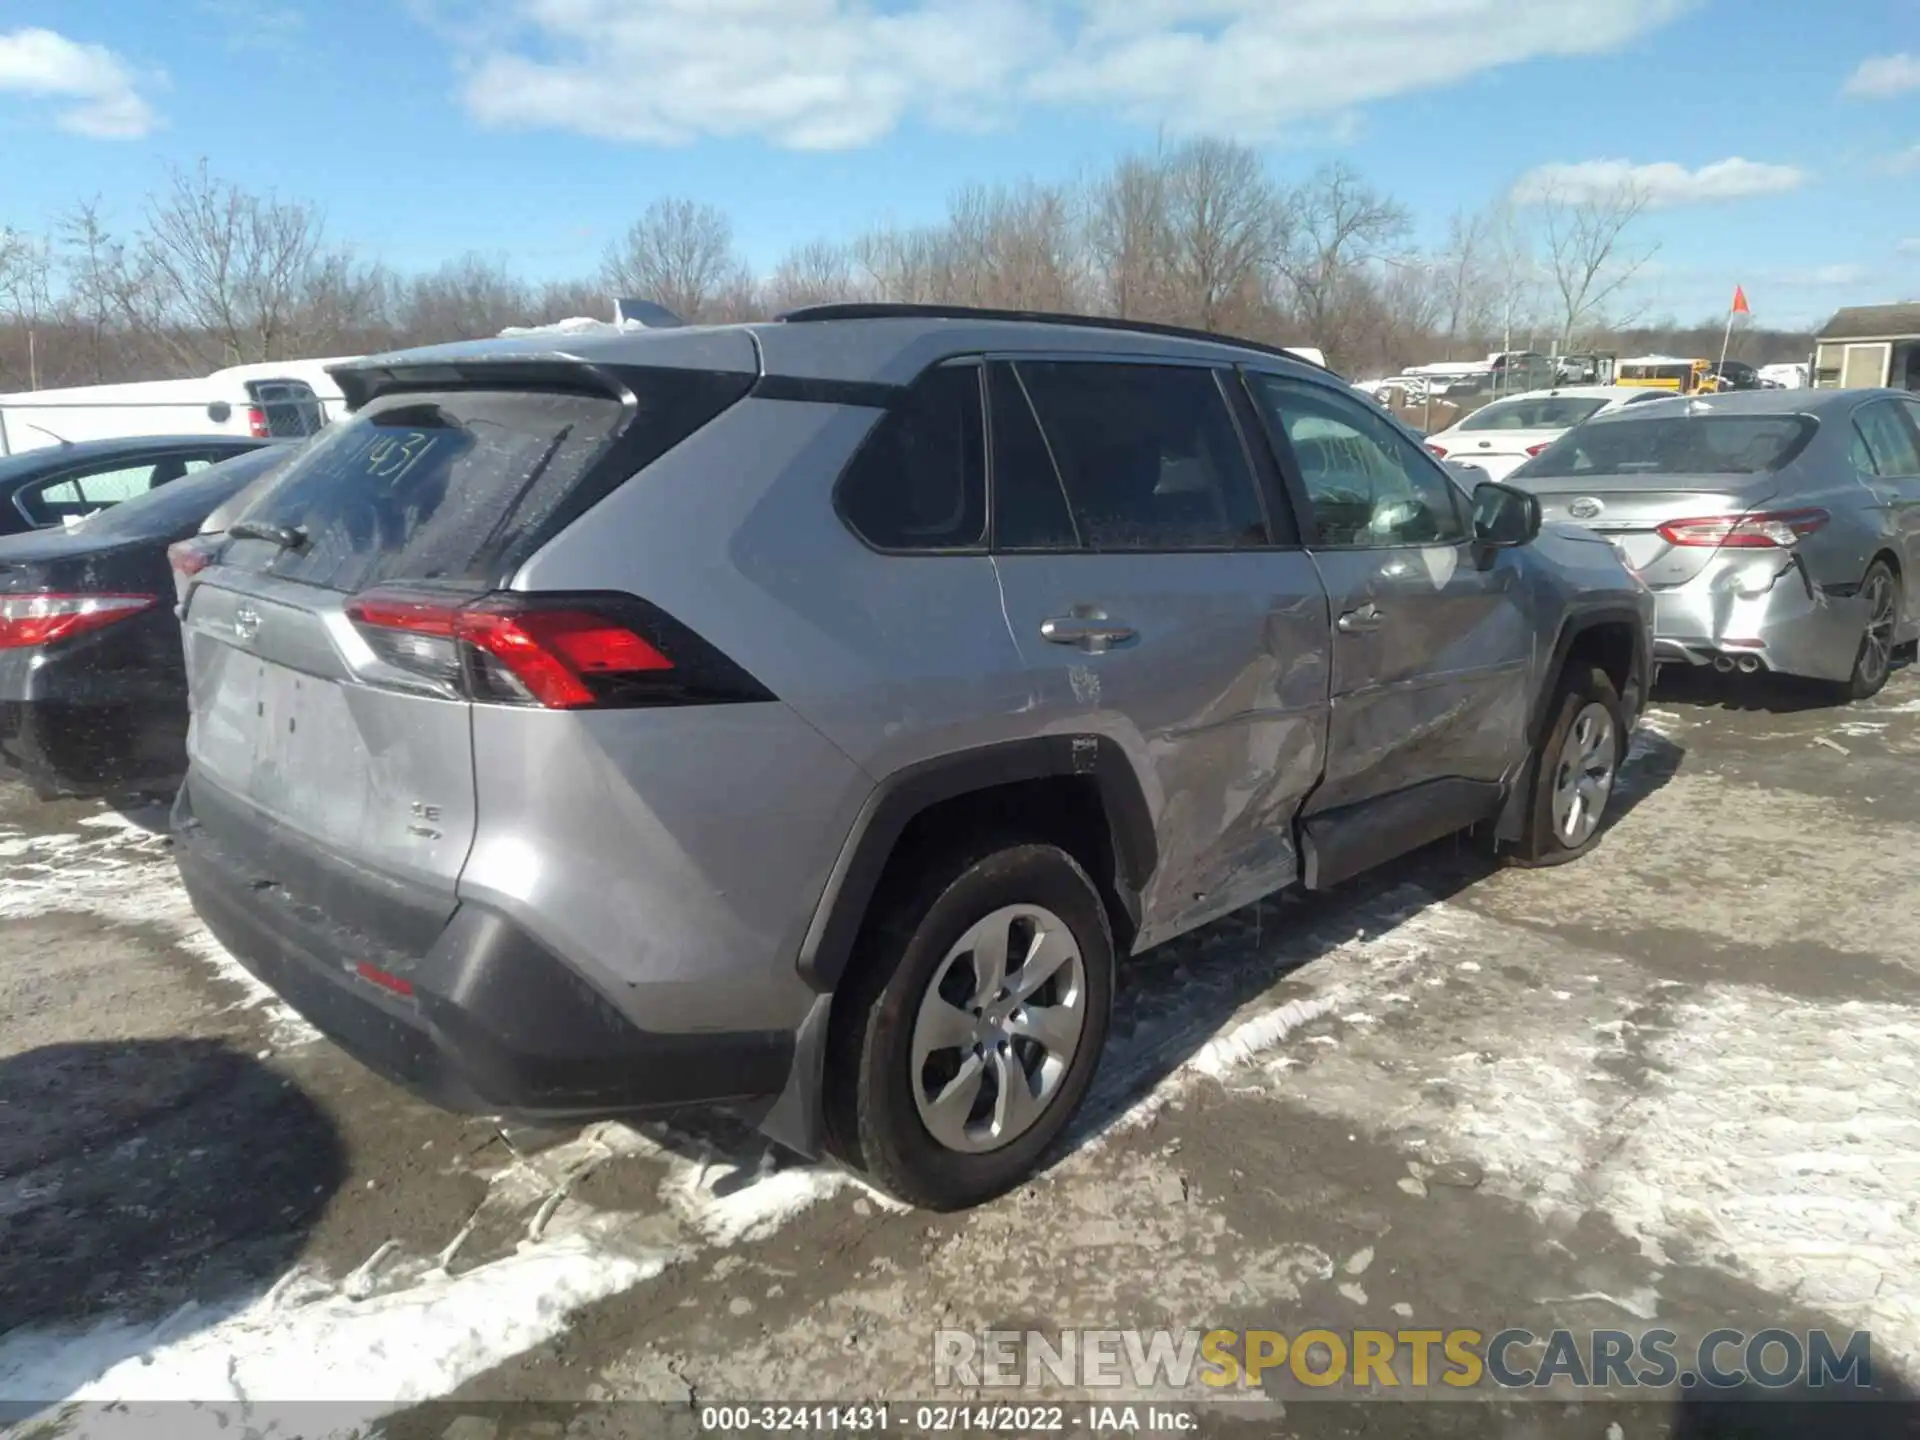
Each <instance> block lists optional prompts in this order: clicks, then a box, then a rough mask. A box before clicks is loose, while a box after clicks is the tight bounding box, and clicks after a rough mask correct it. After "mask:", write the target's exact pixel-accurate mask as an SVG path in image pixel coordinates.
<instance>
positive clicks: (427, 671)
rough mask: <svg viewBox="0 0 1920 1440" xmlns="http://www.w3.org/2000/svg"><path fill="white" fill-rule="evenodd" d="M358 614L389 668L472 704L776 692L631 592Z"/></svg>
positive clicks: (388, 606)
mask: <svg viewBox="0 0 1920 1440" xmlns="http://www.w3.org/2000/svg"><path fill="white" fill-rule="evenodd" d="M347 616H348V618H349V619H351V620H352V621H353V624H354V627H355V628H356V629H357V630H358V631H359V632H360V633H361V634H362V635H363V636H364V637H365V638H366V641H367V644H368V646H369V647H370V648H371V649H372V650H373V652H374V654H375V655H376V656H378V657H379V658H380V659H381V660H382V661H383V662H385V663H386V664H388V665H392V666H394V667H396V668H398V669H401V670H406V671H408V672H410V673H412V674H416V675H420V676H423V677H425V678H427V679H431V680H434V681H436V682H438V683H440V684H442V685H445V686H447V687H448V688H449V689H451V690H453V691H455V692H456V693H458V694H461V695H464V696H465V697H466V698H468V699H470V700H477V701H485V702H490V703H493V704H499V705H530V706H539V707H541V708H543V709H548V710H589V709H602V708H620V707H632V706H648V705H719V704H731V703H740V702H745V701H756V700H770V699H772V698H773V697H772V696H771V694H769V693H768V691H767V690H766V688H765V687H764V686H762V685H761V684H760V683H759V682H758V681H756V680H755V679H754V678H753V677H752V676H751V675H748V674H747V673H746V672H745V671H744V670H742V669H741V668H740V667H739V666H738V665H736V664H734V663H733V662H732V661H731V660H729V659H727V657H726V656H724V655H722V654H721V653H720V652H719V651H718V650H716V649H714V648H713V646H711V645H709V644H708V643H707V642H706V641H705V640H702V639H701V638H700V637H699V636H698V635H695V634H694V633H693V632H692V631H691V630H689V629H687V628H686V627H685V626H684V625H682V624H680V623H679V622H678V621H677V620H674V619H673V618H672V617H671V616H668V615H666V614H665V613H663V612H662V611H661V610H659V609H658V608H657V607H655V606H652V605H649V604H647V603H646V602H645V601H643V600H638V599H635V598H634V597H633V596H631V595H617V594H605V593H594V594H584V595H552V594H542V595H518V594H512V593H495V594H490V595H481V596H476V597H472V598H448V597H446V596H443V595H436V594H434V593H432V592H420V591H409V590H400V589H380V590H369V591H367V592H366V593H364V594H361V595H357V596H355V597H354V598H353V599H352V600H350V601H349V602H348V603H347Z"/></svg>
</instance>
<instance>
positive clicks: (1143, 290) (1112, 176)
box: [1086, 155, 1173, 320]
mask: <svg viewBox="0 0 1920 1440" xmlns="http://www.w3.org/2000/svg"><path fill="white" fill-rule="evenodd" d="M1167 210H1168V199H1167V173H1166V169H1165V167H1164V166H1162V165H1161V164H1160V163H1158V162H1157V161H1155V160H1152V159H1149V158H1146V157H1144V156H1138V155H1134V156H1128V157H1126V158H1125V159H1123V160H1121V161H1120V162H1119V163H1118V164H1116V165H1115V166H1114V167H1113V169H1112V170H1111V171H1109V172H1108V173H1107V174H1106V175H1104V176H1102V177H1101V178H1100V179H1098V180H1096V181H1095V182H1094V183H1093V185H1092V187H1091V191H1090V194H1089V196H1088V201H1087V221H1086V243H1087V251H1088V265H1089V268H1090V269H1091V270H1092V272H1093V276H1094V281H1095V283H1096V285H1097V286H1098V288H1099V299H1100V301H1101V302H1102V303H1103V304H1104V305H1105V306H1106V307H1107V309H1109V310H1110V311H1111V312H1112V313H1113V314H1115V315H1118V316H1120V317H1121V318H1122V319H1128V320H1153V319H1163V318H1167V306H1168V298H1169V297H1168V290H1169V287H1170V285H1171V280H1170V278H1169V276H1168V267H1169V265H1170V264H1171V261H1172V253H1173V242H1172V238H1171V236H1170V234H1169V229H1170V221H1169V218H1168V214H1167Z"/></svg>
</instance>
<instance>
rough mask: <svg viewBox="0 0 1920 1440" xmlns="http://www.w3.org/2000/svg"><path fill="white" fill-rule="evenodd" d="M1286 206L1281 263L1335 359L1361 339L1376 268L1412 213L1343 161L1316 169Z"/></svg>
mask: <svg viewBox="0 0 1920 1440" xmlns="http://www.w3.org/2000/svg"><path fill="white" fill-rule="evenodd" d="M1281 205H1282V216H1281V219H1280V221H1279V222H1278V223H1279V225H1280V226H1281V227H1282V228H1283V237H1284V238H1283V240H1282V243H1281V244H1280V246H1279V249H1278V257H1279V258H1278V262H1277V268H1278V270H1279V272H1280V275H1281V277H1282V278H1283V280H1284V281H1285V284H1286V287H1287V289H1288V290H1289V291H1290V298H1291V300H1292V303H1293V307H1294V309H1295V310H1296V311H1297V312H1298V314H1299V317H1300V319H1301V321H1302V322H1303V323H1304V325H1305V326H1306V330H1307V333H1308V335H1309V336H1310V337H1311V343H1312V344H1315V345H1318V346H1319V347H1320V348H1321V349H1322V350H1324V351H1326V353H1327V356H1328V358H1329V359H1331V360H1334V361H1335V363H1336V364H1337V363H1339V362H1340V361H1341V360H1344V359H1346V358H1348V357H1349V356H1350V355H1351V353H1352V351H1353V349H1354V348H1355V344H1356V342H1357V340H1358V338H1359V337H1358V334H1357V331H1358V329H1359V325H1358V324H1357V323H1356V322H1357V321H1358V320H1359V318H1360V312H1361V311H1363V310H1364V309H1365V307H1366V297H1367V294H1368V290H1369V287H1370V282H1371V278H1372V277H1371V274H1370V267H1372V266H1373V265H1374V264H1375V263H1376V262H1378V261H1380V260H1382V259H1383V258H1385V257H1386V256H1387V255H1388V254H1389V253H1390V252H1391V249H1392V247H1393V246H1394V244H1395V243H1396V242H1397V241H1399V240H1400V239H1401V238H1402V237H1404V236H1405V235H1406V233H1407V231H1408V230H1409V229H1410V228H1411V227H1412V223H1413V222H1412V218H1411V217H1410V216H1409V215H1408V213H1407V211H1406V208H1405V207H1404V206H1402V205H1401V204H1400V203H1399V202H1398V201H1395V200H1392V199H1389V198H1388V197H1387V196H1385V195H1383V194H1381V193H1380V192H1379V191H1378V190H1376V189H1374V188H1373V187H1372V186H1371V185H1369V184H1367V183H1366V182H1365V181H1364V180H1362V179H1361V178H1360V176H1359V175H1358V174H1356V173H1355V172H1354V171H1353V170H1352V169H1350V168H1349V167H1347V166H1346V165H1344V164H1334V165H1327V166H1323V167H1322V168H1321V169H1319V170H1317V171H1315V172H1314V174H1313V175H1312V176H1311V177H1309V178H1308V179H1307V180H1306V181H1305V182H1303V183H1302V184H1300V185H1297V186H1294V187H1293V188H1291V189H1290V190H1288V191H1287V193H1286V195H1285V196H1284V197H1282V200H1281Z"/></svg>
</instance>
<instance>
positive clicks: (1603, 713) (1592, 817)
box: [1553, 701, 1620, 850]
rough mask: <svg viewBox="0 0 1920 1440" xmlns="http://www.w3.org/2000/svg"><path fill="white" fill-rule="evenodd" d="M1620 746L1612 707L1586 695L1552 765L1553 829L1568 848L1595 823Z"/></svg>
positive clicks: (1604, 802) (1590, 831)
mask: <svg viewBox="0 0 1920 1440" xmlns="http://www.w3.org/2000/svg"><path fill="white" fill-rule="evenodd" d="M1619 751H1620V745H1619V740H1618V737H1617V736H1616V735H1615V734H1614V728H1613V715H1612V713H1611V712H1610V711H1609V710H1608V709H1607V707H1606V706H1604V705H1602V704H1600V703H1599V702H1598V701H1590V702H1589V703H1588V704H1587V705H1586V707H1585V708H1583V709H1582V710H1581V711H1580V713H1579V714H1578V715H1576V716H1574V719H1573V726H1572V728H1570V729H1569V730H1568V731H1567V738H1566V740H1565V741H1563V742H1562V743H1561V746H1560V758H1559V759H1558V760H1557V761H1556V762H1555V763H1554V768H1553V833H1554V834H1555V835H1557V836H1559V837H1560V843H1561V844H1562V845H1565V846H1566V847H1567V848H1568V849H1569V850H1572V849H1574V848H1576V847H1578V846H1581V845H1584V844H1586V843H1587V841H1588V840H1589V839H1591V838H1592V836H1593V832H1594V831H1595V830H1597V829H1599V828H1600V818H1601V816H1603V815H1605V814H1606V813H1607V797H1608V796H1609V795H1611V794H1612V793H1613V779H1614V771H1615V768H1616V765H1617V763H1618V760H1619Z"/></svg>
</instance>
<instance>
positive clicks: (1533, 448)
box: [1527, 440, 1553, 460]
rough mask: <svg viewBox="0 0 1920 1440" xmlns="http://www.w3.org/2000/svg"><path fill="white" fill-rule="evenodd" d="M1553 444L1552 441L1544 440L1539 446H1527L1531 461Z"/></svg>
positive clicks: (1528, 456)
mask: <svg viewBox="0 0 1920 1440" xmlns="http://www.w3.org/2000/svg"><path fill="white" fill-rule="evenodd" d="M1552 443H1553V442H1552V441H1551V440H1543V441H1541V442H1540V444H1538V445H1529V446H1527V458H1528V459H1529V460H1531V459H1532V458H1533V457H1534V456H1536V455H1538V454H1539V453H1540V452H1541V451H1542V450H1544V449H1546V448H1547V446H1549V445H1551V444H1552Z"/></svg>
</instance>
